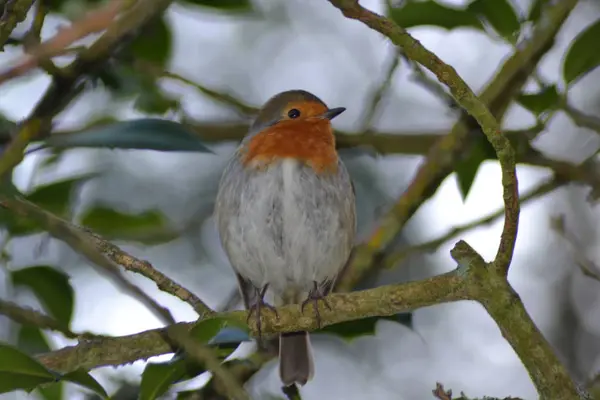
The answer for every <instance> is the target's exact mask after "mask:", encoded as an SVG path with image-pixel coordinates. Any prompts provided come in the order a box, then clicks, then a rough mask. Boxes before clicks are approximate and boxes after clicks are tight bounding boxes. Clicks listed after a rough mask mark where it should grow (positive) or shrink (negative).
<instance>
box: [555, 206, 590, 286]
mask: <svg viewBox="0 0 600 400" xmlns="http://www.w3.org/2000/svg"><path fill="white" fill-rule="evenodd" d="M550 227H551V228H552V229H553V230H554V232H556V233H557V234H558V235H560V236H561V237H562V238H563V239H564V240H565V242H566V243H567V245H568V246H569V250H570V253H571V255H572V256H573V258H574V259H575V262H576V263H577V265H578V266H579V268H581V271H582V272H583V274H584V275H586V276H588V277H590V278H592V279H595V280H597V281H600V268H598V265H597V264H596V263H595V262H594V261H592V260H590V259H589V258H588V257H587V256H586V255H585V251H584V247H583V246H582V245H581V243H580V242H579V240H578V239H577V237H576V236H575V234H574V233H573V232H571V231H569V230H568V229H567V226H566V222H565V216H564V215H557V216H554V217H552V218H551V219H550Z"/></svg>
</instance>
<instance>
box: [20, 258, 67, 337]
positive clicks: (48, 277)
mask: <svg viewBox="0 0 600 400" xmlns="http://www.w3.org/2000/svg"><path fill="white" fill-rule="evenodd" d="M11 276H12V281H13V284H14V285H15V286H26V287H28V288H29V289H31V291H32V292H33V293H35V295H36V297H37V298H38V299H39V301H40V303H42V305H43V306H44V308H45V309H46V311H47V312H48V313H49V314H50V315H52V316H53V317H54V318H55V319H56V320H57V321H58V322H60V323H62V324H64V325H65V327H68V326H69V324H70V322H71V317H72V316H73V301H74V293H73V288H72V287H71V284H70V282H69V277H68V276H67V275H66V274H65V273H63V272H61V271H58V270H56V269H54V268H52V267H48V266H41V265H40V266H35V267H29V268H24V269H20V270H17V271H13V272H12V273H11Z"/></svg>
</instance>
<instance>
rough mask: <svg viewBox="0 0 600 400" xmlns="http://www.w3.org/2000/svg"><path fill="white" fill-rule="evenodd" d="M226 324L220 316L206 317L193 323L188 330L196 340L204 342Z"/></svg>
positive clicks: (215, 334)
mask: <svg viewBox="0 0 600 400" xmlns="http://www.w3.org/2000/svg"><path fill="white" fill-rule="evenodd" d="M228 325H229V324H228V322H227V321H226V320H224V319H222V318H207V319H205V320H202V321H200V322H198V323H197V324H196V325H194V327H193V328H192V329H191V330H190V336H192V337H193V338H194V339H196V340H197V341H198V342H200V343H203V344H206V343H208V342H209V340H211V339H212V338H214V337H215V336H217V334H218V333H219V332H220V331H221V329H224V328H226V327H227V326H228Z"/></svg>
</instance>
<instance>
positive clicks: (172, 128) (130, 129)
mask: <svg viewBox="0 0 600 400" xmlns="http://www.w3.org/2000/svg"><path fill="white" fill-rule="evenodd" d="M45 147H55V148H73V147H92V148H111V149H140V150H158V151H185V152H188V151H194V152H200V153H211V154H212V153H213V152H212V151H211V150H210V149H209V148H208V147H206V146H205V145H204V144H202V142H201V141H200V139H199V138H198V137H197V136H196V135H195V134H194V133H192V132H190V131H189V130H188V129H186V128H185V127H184V126H183V125H182V124H180V123H178V122H173V121H167V120H162V119H155V118H142V119H135V120H130V121H123V122H118V123H116V124H109V125H104V126H96V127H92V128H90V129H88V130H85V131H80V132H76V133H67V134H60V135H52V136H50V137H49V138H48V139H46V141H45V143H44V144H43V145H41V146H40V147H38V148H36V149H35V150H39V149H42V148H45Z"/></svg>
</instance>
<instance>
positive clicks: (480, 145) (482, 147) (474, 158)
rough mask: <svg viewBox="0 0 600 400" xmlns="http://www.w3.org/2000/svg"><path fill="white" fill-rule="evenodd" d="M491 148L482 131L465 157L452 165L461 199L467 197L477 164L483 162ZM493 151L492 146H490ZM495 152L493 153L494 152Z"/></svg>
mask: <svg viewBox="0 0 600 400" xmlns="http://www.w3.org/2000/svg"><path fill="white" fill-rule="evenodd" d="M490 148H491V145H490V143H489V142H488V141H487V138H486V137H485V136H484V134H483V133H480V134H479V135H478V136H477V142H476V143H475V144H474V145H473V147H472V148H471V150H470V151H469V153H468V154H467V155H466V157H465V158H463V159H462V160H459V161H458V162H457V163H456V165H455V166H454V171H455V172H456V179H457V181H458V188H459V190H460V194H461V195H462V198H463V201H465V200H466V199H467V196H468V195H469V192H470V190H471V186H472V185H473V182H474V181H475V177H476V176H477V172H478V171H479V166H480V165H481V163H483V162H484V161H485V160H486V159H487V158H489V157H488V155H489V149H490ZM492 152H493V148H492ZM494 154H495V153H494Z"/></svg>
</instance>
